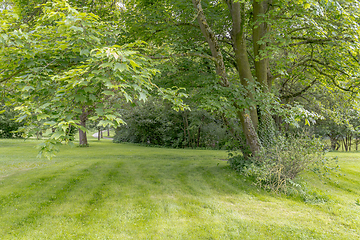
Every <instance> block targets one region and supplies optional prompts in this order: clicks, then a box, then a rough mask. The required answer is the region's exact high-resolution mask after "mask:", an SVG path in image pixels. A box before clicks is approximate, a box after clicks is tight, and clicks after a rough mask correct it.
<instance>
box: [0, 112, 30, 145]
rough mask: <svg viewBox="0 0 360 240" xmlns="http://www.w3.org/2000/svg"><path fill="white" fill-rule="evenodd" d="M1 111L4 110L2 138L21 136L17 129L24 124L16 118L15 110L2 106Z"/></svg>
mask: <svg viewBox="0 0 360 240" xmlns="http://www.w3.org/2000/svg"><path fill="white" fill-rule="evenodd" d="M2 111H4V112H2ZM0 112H2V113H1V114H0V138H20V137H21V133H19V132H16V131H17V130H18V129H19V127H22V126H23V125H24V124H23V123H19V122H16V121H15V120H14V118H15V115H16V114H15V112H14V111H12V110H11V109H10V108H7V107H6V108H1V107H0Z"/></svg>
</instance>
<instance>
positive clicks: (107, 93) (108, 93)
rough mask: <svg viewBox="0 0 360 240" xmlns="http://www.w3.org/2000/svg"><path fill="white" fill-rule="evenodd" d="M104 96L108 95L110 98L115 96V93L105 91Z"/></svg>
mask: <svg viewBox="0 0 360 240" xmlns="http://www.w3.org/2000/svg"><path fill="white" fill-rule="evenodd" d="M103 94H105V95H108V96H114V95H115V93H114V92H112V91H103Z"/></svg>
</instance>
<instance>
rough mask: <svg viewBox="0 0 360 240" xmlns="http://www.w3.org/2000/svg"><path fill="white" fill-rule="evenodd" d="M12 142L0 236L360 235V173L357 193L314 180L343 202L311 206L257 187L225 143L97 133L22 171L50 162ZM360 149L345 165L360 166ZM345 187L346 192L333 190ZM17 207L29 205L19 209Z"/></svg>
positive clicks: (5, 151)
mask: <svg viewBox="0 0 360 240" xmlns="http://www.w3.org/2000/svg"><path fill="white" fill-rule="evenodd" d="M2 142H5V143H7V144H6V145H7V146H5V145H2ZM11 142H12V141H11V140H0V152H1V154H2V156H3V157H2V158H0V168H1V167H4V166H8V165H9V164H13V165H14V166H18V171H16V169H15V170H14V172H13V174H12V175H10V176H7V177H4V178H3V179H1V180H0V196H2V197H3V199H7V200H3V203H6V205H4V206H0V208H1V207H2V210H1V211H2V212H1V215H0V236H1V237H0V239H358V238H359V237H360V235H359V231H360V229H359V225H360V220H359V218H358V217H359V215H360V214H359V213H360V211H359V209H360V207H358V206H357V205H356V204H355V199H356V197H357V196H356V193H357V192H356V191H357V190H354V189H353V188H356V187H355V185H354V183H353V180H352V179H353V178H354V181H359V178H356V176H355V175H353V174H351V179H346V181H350V182H349V184H348V185H346V186H345V187H346V188H349V189H352V191H351V192H349V191H345V190H343V189H341V188H335V187H334V186H331V184H330V183H329V182H328V183H327V184H326V185H324V184H323V183H321V182H320V181H319V180H318V179H317V178H313V179H312V180H311V184H313V185H314V188H315V189H321V190H322V191H323V193H324V194H326V195H329V198H330V200H332V199H336V200H335V201H333V202H331V201H329V202H325V203H322V204H308V203H304V202H303V201H302V200H301V199H300V198H294V197H286V196H280V195H275V194H269V193H267V192H264V191H261V190H258V189H257V188H255V187H254V186H253V185H252V184H251V183H249V181H248V180H246V179H244V178H242V177H241V176H239V175H238V174H237V173H236V172H234V171H233V170H231V169H230V168H229V167H228V166H227V164H226V162H224V161H220V159H224V158H225V157H226V152H223V151H204V150H190V149H185V150H184V149H158V148H147V147H141V146H136V145H132V144H112V143H110V142H107V141H101V142H97V141H93V142H91V147H90V148H73V149H70V148H66V147H63V148H62V149H61V152H60V153H59V155H58V157H56V158H55V159H54V160H52V161H49V162H48V164H41V165H39V166H38V167H37V168H36V169H35V168H34V169H30V170H27V171H23V170H22V164H24V165H29V164H33V163H34V162H36V161H43V160H39V159H35V158H32V157H29V158H27V157H28V156H27V154H23V157H22V159H21V153H20V151H14V152H15V155H16V158H15V157H12V151H13V150H14V149H15V147H14V146H11V144H8V143H11ZM15 142H16V141H15ZM16 144H18V145H19V148H21V149H22V152H26V151H27V150H28V149H30V148H31V149H30V150H31V151H33V150H34V149H33V146H34V144H33V143H32V142H25V143H24V142H21V143H19V142H16ZM34 154H36V151H34ZM4 156H5V157H4ZM6 156H9V157H6ZM354 156H355V155H353V156H352V157H351V158H352V159H353V160H352V161H353V163H352V164H348V165H346V167H345V168H344V172H346V171H347V169H355V168H356V167H357V168H358V167H360V164H359V162H357V161H356V160H355V157H354ZM359 156H360V154H359ZM11 159H13V160H11ZM24 159H28V160H27V161H24ZM306 177H307V176H304V178H306ZM344 177H350V175H346V176H340V177H339V178H338V179H339V183H340V184H341V181H342V180H343V178H344ZM340 180H341V181H340ZM309 185H310V184H309ZM343 192H344V193H345V195H344V196H345V198H346V199H343V198H342V197H341V196H337V198H335V197H334V196H333V194H340V195H341V194H342V193H343ZM37 193H38V194H37ZM40 193H41V194H40ZM12 194H14V196H12ZM9 196H12V199H10V198H9ZM41 197H43V198H41ZM348 199H351V201H352V205H351V204H350V203H351V201H349V200H348ZM12 201H13V202H12ZM33 202H34V206H32V203H33ZM17 207H19V208H20V207H21V208H22V209H23V210H24V211H20V212H16V210H14V209H16V208H17ZM31 214H32V215H31ZM21 222H22V224H19V223H21ZM3 226H6V227H7V228H3ZM9 226H10V227H12V228H9ZM3 236H4V237H3Z"/></svg>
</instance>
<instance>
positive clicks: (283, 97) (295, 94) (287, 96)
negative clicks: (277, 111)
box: [281, 78, 317, 99]
mask: <svg viewBox="0 0 360 240" xmlns="http://www.w3.org/2000/svg"><path fill="white" fill-rule="evenodd" d="M316 81H317V79H316V78H315V79H314V80H313V81H312V82H311V83H310V84H309V85H308V86H306V87H305V88H303V89H302V90H301V91H299V92H297V93H293V94H289V95H286V96H282V97H281V98H282V99H290V98H295V97H298V96H300V95H301V94H303V93H304V92H306V91H307V90H308V89H309V88H311V87H312V86H313V85H314V84H315V82H316Z"/></svg>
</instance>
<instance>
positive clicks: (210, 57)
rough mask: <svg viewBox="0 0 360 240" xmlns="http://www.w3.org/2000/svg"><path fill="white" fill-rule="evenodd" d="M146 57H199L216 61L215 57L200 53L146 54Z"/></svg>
mask: <svg viewBox="0 0 360 240" xmlns="http://www.w3.org/2000/svg"><path fill="white" fill-rule="evenodd" d="M148 57H149V58H151V59H170V58H176V57H200V58H205V59H208V60H211V61H213V62H215V63H216V59H215V58H214V57H212V56H209V55H206V54H201V53H179V54H171V55H168V56H164V55H161V56H148Z"/></svg>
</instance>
